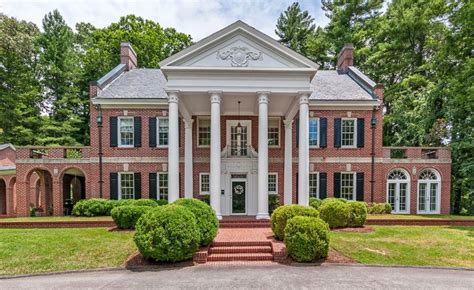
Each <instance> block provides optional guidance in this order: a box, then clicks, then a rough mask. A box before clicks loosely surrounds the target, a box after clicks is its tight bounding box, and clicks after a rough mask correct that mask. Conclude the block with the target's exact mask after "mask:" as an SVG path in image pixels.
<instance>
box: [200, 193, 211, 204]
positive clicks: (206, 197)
mask: <svg viewBox="0 0 474 290" xmlns="http://www.w3.org/2000/svg"><path fill="white" fill-rule="evenodd" d="M199 199H200V200H202V201H203V202H205V203H206V204H208V205H211V196H210V195H209V194H206V195H201V196H199Z"/></svg>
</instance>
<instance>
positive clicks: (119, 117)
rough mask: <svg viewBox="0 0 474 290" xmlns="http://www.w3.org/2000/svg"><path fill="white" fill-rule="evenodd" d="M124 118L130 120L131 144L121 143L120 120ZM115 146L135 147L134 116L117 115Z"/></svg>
mask: <svg viewBox="0 0 474 290" xmlns="http://www.w3.org/2000/svg"><path fill="white" fill-rule="evenodd" d="M124 119H130V120H132V134H133V137H132V145H122V135H121V131H120V128H121V122H122V120H124ZM117 136H118V138H117V139H118V140H117V147H118V148H134V147H135V118H134V117H133V116H118V117H117Z"/></svg>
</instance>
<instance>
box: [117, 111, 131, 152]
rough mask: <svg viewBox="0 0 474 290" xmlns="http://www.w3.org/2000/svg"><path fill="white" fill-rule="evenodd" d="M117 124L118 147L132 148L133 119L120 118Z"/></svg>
mask: <svg viewBox="0 0 474 290" xmlns="http://www.w3.org/2000/svg"><path fill="white" fill-rule="evenodd" d="M118 122H119V126H118V128H119V136H120V139H119V140H120V143H119V146H123V147H133V134H134V132H133V117H120V118H119V119H118Z"/></svg>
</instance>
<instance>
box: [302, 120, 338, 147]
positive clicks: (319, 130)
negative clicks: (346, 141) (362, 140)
mask: <svg viewBox="0 0 474 290" xmlns="http://www.w3.org/2000/svg"><path fill="white" fill-rule="evenodd" d="M311 119H314V120H317V121H318V128H317V129H316V130H317V135H318V136H317V139H318V143H317V144H316V145H309V149H315V148H319V141H320V139H321V118H319V117H309V119H308V144H309V134H311V132H310V126H309V123H310V122H311ZM341 141H342V140H341Z"/></svg>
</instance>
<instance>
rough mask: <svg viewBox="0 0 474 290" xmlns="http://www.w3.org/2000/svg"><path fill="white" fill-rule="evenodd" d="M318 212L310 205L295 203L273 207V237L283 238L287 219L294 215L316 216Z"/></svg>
mask: <svg viewBox="0 0 474 290" xmlns="http://www.w3.org/2000/svg"><path fill="white" fill-rule="evenodd" d="M318 215H319V213H318V211H317V210H316V209H314V208H312V207H310V206H303V205H297V204H291V205H283V206H280V207H278V208H277V209H275V211H274V212H273V214H272V220H271V221H272V231H273V235H274V236H275V238H277V239H280V240H283V239H284V237H285V227H286V223H287V221H288V220H289V219H290V218H292V217H295V216H311V217H318Z"/></svg>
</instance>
